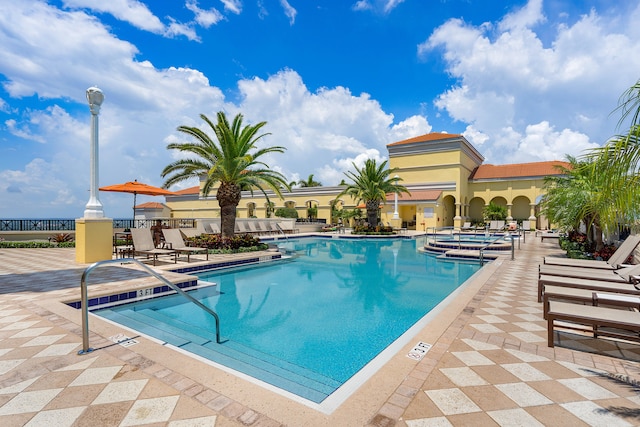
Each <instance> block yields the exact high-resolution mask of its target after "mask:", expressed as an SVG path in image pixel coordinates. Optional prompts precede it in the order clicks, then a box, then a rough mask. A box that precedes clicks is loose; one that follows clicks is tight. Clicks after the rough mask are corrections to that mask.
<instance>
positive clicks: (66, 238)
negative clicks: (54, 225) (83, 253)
mask: <svg viewBox="0 0 640 427" xmlns="http://www.w3.org/2000/svg"><path fill="white" fill-rule="evenodd" d="M49 240H50V241H52V242H54V243H64V242H71V241H73V236H72V235H71V234H69V233H58V234H54V235H53V236H51V237H50V239H49Z"/></svg>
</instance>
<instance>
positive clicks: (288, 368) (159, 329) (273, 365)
mask: <svg viewBox="0 0 640 427" xmlns="http://www.w3.org/2000/svg"><path fill="white" fill-rule="evenodd" d="M100 316H103V317H105V318H107V319H110V320H112V321H114V322H117V323H120V324H122V325H125V326H128V327H130V328H132V329H135V330H137V331H140V332H142V333H144V334H147V335H150V336H152V337H154V338H156V339H159V340H161V341H164V342H166V343H168V344H171V345H174V346H176V347H179V348H181V349H184V350H186V351H189V352H191V353H194V354H197V355H199V356H202V357H204V358H206V359H209V360H211V361H213V362H216V363H219V364H221V365H224V366H228V367H230V368H232V369H235V370H237V371H239V372H242V373H244V374H246V375H249V376H252V377H254V378H257V379H259V380H261V381H263V382H266V383H268V384H271V385H274V386H276V387H278V388H281V389H283V390H286V391H288V392H291V393H294V394H296V395H298V396H301V397H303V398H305V399H308V400H310V401H312V402H316V403H320V402H322V401H323V400H324V399H325V398H326V397H327V396H328V395H330V394H331V393H333V392H334V391H335V390H336V389H337V388H338V387H340V386H341V385H342V384H341V383H340V382H338V381H336V380H334V379H332V378H329V377H326V376H324V375H321V374H318V373H316V372H313V371H310V370H308V369H305V368H302V367H300V366H297V365H294V364H291V363H289V362H285V361H283V360H280V359H278V358H276V357H273V356H270V355H267V354H264V353H261V352H256V351H255V350H253V349H249V348H247V347H245V346H243V345H241V344H239V343H237V342H233V341H226V342H223V343H222V344H217V343H216V342H215V341H216V340H215V334H214V333H212V332H210V331H207V330H204V329H202V328H197V327H194V326H193V325H189V324H186V323H184V322H181V321H179V320H176V319H173V318H170V317H168V316H165V315H163V314H161V313H158V312H156V311H154V310H151V309H143V310H139V311H134V310H122V311H117V312H116V311H113V310H110V309H105V310H101V311H100ZM223 340H224V337H223Z"/></svg>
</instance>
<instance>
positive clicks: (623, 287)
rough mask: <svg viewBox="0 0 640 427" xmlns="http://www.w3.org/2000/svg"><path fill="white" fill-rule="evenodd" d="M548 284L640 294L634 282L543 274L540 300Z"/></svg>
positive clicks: (539, 286) (539, 279)
mask: <svg viewBox="0 0 640 427" xmlns="http://www.w3.org/2000/svg"><path fill="white" fill-rule="evenodd" d="M547 286H558V287H564V288H577V289H589V290H592V291H600V292H616V293H621V294H636V295H637V294H639V293H640V290H638V288H636V286H635V284H633V283H615V282H608V281H604V280H591V279H585V278H576V277H562V276H551V275H541V276H540V277H539V278H538V302H542V299H543V296H544V292H545V289H546V287H547Z"/></svg>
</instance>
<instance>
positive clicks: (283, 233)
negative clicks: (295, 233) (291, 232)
mask: <svg viewBox="0 0 640 427" xmlns="http://www.w3.org/2000/svg"><path fill="white" fill-rule="evenodd" d="M274 224H275V226H276V228H277V229H278V231H280V233H281V234H282V235H283V236H284V240H286V241H289V237H287V233H285V232H284V230H283V229H282V227H280V224H278V223H277V222H274Z"/></svg>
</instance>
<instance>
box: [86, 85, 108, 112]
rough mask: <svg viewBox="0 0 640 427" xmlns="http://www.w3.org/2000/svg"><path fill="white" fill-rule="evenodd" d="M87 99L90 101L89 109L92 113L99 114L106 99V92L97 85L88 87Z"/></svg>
mask: <svg viewBox="0 0 640 427" xmlns="http://www.w3.org/2000/svg"><path fill="white" fill-rule="evenodd" d="M87 101H89V109H90V110H91V113H92V114H98V113H99V112H100V106H101V105H102V102H103V101H104V94H103V93H102V91H101V90H100V89H98V88H97V87H95V86H92V87H90V88H89V89H87Z"/></svg>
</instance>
